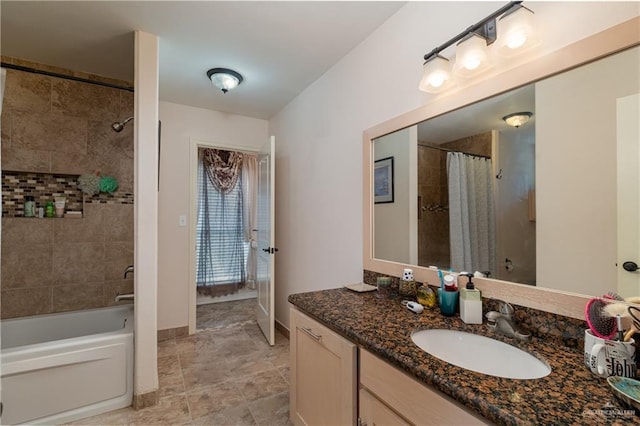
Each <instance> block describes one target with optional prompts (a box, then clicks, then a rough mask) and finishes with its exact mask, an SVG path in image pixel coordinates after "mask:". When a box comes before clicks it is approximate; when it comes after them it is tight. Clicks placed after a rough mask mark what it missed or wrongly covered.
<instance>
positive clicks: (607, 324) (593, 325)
mask: <svg viewBox="0 0 640 426" xmlns="http://www.w3.org/2000/svg"><path fill="white" fill-rule="evenodd" d="M611 301H612V299H606V298H601V297H595V298H593V299H590V300H589V301H588V302H587V305H586V306H585V308H584V317H585V319H586V320H587V325H588V326H589V328H590V329H591V331H592V332H593V334H595V335H596V336H598V337H600V338H602V339H608V340H611V339H612V338H613V337H614V336H615V335H616V333H617V332H618V326H617V324H616V319H615V318H613V317H611V316H610V315H609V314H607V312H606V311H605V307H606V306H607V305H608V304H609V303H611Z"/></svg>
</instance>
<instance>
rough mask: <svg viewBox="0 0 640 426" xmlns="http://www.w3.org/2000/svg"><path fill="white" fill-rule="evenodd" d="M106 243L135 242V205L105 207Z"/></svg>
mask: <svg viewBox="0 0 640 426" xmlns="http://www.w3.org/2000/svg"><path fill="white" fill-rule="evenodd" d="M104 214H105V216H104V224H105V228H104V229H105V231H104V234H105V235H104V237H105V241H111V242H114V241H132V240H133V204H126V205H125V204H107V205H105V213H104Z"/></svg>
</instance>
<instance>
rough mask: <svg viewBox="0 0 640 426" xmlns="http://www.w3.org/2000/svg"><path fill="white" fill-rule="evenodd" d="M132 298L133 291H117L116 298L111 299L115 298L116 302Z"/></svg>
mask: <svg viewBox="0 0 640 426" xmlns="http://www.w3.org/2000/svg"><path fill="white" fill-rule="evenodd" d="M133 298H134V295H133V293H129V294H120V293H118V294H116V298H115V299H113V300H115V301H116V302H120V301H121V300H133Z"/></svg>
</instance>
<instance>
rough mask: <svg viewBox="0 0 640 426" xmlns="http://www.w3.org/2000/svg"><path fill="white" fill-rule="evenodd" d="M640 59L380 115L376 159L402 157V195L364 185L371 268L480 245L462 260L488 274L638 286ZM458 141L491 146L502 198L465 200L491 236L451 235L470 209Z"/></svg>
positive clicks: (561, 283)
mask: <svg viewBox="0 0 640 426" xmlns="http://www.w3.org/2000/svg"><path fill="white" fill-rule="evenodd" d="M634 44H637V41H636V42H635V43H634ZM639 64H640V48H639V47H633V48H630V49H627V50H624V51H622V52H619V53H615V54H611V55H609V56H607V57H605V58H602V59H599V60H597V61H594V62H590V63H587V64H586V65H582V66H580V67H577V68H575V69H571V70H569V71H566V72H562V73H560V74H557V75H553V76H552V77H549V78H543V79H536V80H537V81H536V82H535V83H531V84H527V85H523V86H520V87H519V88H517V89H515V90H511V91H509V92H506V93H502V94H500V95H498V96H494V97H490V98H487V99H486V100H483V101H481V102H478V103H475V104H472V105H468V106H465V107H462V108H458V109H455V108H452V110H451V111H450V112H446V113H443V114H434V115H433V117H434V118H429V119H427V120H424V121H420V122H418V123H417V124H413V125H410V126H406V125H402V126H399V127H402V128H401V129H400V130H397V131H384V130H381V129H385V128H386V127H388V125H387V126H384V125H381V126H378V128H374V129H370V131H368V132H365V133H368V134H369V135H371V136H372V137H371V138H370V143H371V144H372V145H373V148H372V149H373V153H371V156H370V157H368V158H370V161H371V163H372V164H369V165H368V166H367V168H368V170H370V171H371V170H373V169H374V164H375V163H374V162H375V161H376V160H381V159H388V158H390V157H392V158H393V175H392V177H393V180H392V185H393V187H392V188H390V189H389V188H388V189H386V190H387V191H388V190H392V191H393V202H376V198H377V197H375V196H374V197H367V196H365V199H366V200H369V201H370V203H369V204H368V206H367V208H368V209H370V212H369V214H370V216H369V217H370V218H371V219H369V220H370V221H371V222H370V223H368V224H367V223H365V235H367V234H370V235H371V236H372V239H371V240H370V241H369V242H368V244H367V241H365V246H367V247H365V256H366V255H367V254H368V253H367V250H370V253H371V256H372V259H371V264H372V265H374V267H373V268H372V270H376V271H378V272H383V273H385V272H386V273H389V272H388V271H389V268H388V267H387V266H385V263H387V264H389V263H388V262H393V263H397V264H402V265H414V266H422V267H427V266H430V265H436V266H439V267H442V268H447V269H448V268H449V267H452V268H453V270H455V271H460V270H461V267H459V266H458V267H456V266H454V265H456V264H458V265H459V263H456V261H455V260H453V263H454V265H452V251H454V252H456V253H459V252H461V253H463V254H462V257H463V258H465V256H471V255H470V254H468V253H471V252H474V251H475V252H476V253H475V255H477V256H479V257H480V258H479V259H476V258H474V260H473V262H472V263H471V265H472V266H471V267H468V266H464V269H466V270H472V271H475V270H480V271H484V270H487V271H491V275H490V278H494V279H498V280H502V281H509V282H514V283H522V284H527V285H532V286H537V287H543V288H550V289H557V290H562V291H567V292H572V293H579V294H591V295H602V294H605V293H606V292H608V291H612V290H614V291H618V293H620V294H621V295H623V296H627V295H638V294H640V283H639V280H640V278H638V276H640V274H638V273H635V274H633V273H629V272H626V271H624V270H623V269H622V267H621V266H622V262H623V261H625V260H634V261H636V262H639V261H640V259H639V258H638V256H640V232H639V230H638V222H639V221H640V220H639V219H640V211H639V208H638V205H639V199H640V191H639V190H638V186H639V184H638V182H639V181H640V174H639V170H640V164H639V163H640V160H639V159H640V155H639V152H640V148H639V145H640V142H639V141H640V135H639V134H638V127H639V125H638V117H639V116H640V112H639V111H638V105H639V104H640V95H639V93H640V69H639V67H640V66H639ZM558 71H560V70H558ZM436 109H437V108H436ZM520 111H527V112H532V113H533V115H532V117H531V119H530V121H529V122H528V123H526V124H524V125H522V126H520V127H519V128H512V127H509V126H507V125H506V123H504V122H503V120H502V117H503V116H505V115H507V114H509V113H513V112H520ZM414 116H415V114H411V117H409V118H407V120H411V118H412V117H414ZM425 116H427V117H432V115H430V114H426V115H425ZM400 121H402V120H400ZM396 128H398V127H396ZM376 133H377V134H376ZM366 143H367V141H366V137H365V150H366ZM450 151H454V152H466V153H468V154H472V155H463V156H462V157H463V158H465V159H467V157H469V158H471V159H475V160H479V162H480V163H481V162H483V161H484V162H485V163H486V162H487V161H486V158H485V157H491V159H490V161H489V162H488V163H489V165H488V167H486V171H485V172H484V175H487V174H490V178H491V179H490V182H489V187H490V188H489V189H490V191H489V194H490V198H491V199H492V200H493V202H492V203H489V204H490V206H488V207H487V206H485V207H486V209H485V210H478V208H477V207H475V208H474V213H473V214H471V215H467V214H466V213H468V210H469V209H468V208H466V207H467V204H465V203H462V206H463V208H462V215H463V216H465V215H466V216H471V217H472V219H476V218H477V217H482V218H483V220H484V222H482V223H483V224H484V225H483V224H482V223H481V224H478V223H475V224H473V223H472V224H471V225H470V226H469V227H470V228H472V229H476V228H483V229H485V231H484V232H485V234H488V236H485V240H489V241H488V242H487V241H484V240H483V241H482V242H479V237H477V236H475V237H474V238H475V239H473V238H471V239H469V238H467V239H466V243H463V244H459V243H460V241H465V238H462V239H461V238H460V237H459V235H454V234H451V226H450V225H449V222H450V221H451V220H453V219H452V215H453V217H455V218H456V219H455V220H458V219H457V218H458V217H459V216H460V215H461V213H460V210H461V209H458V208H457V207H456V206H457V205H458V204H460V203H455V202H454V203H451V202H450V200H449V195H450V192H451V189H450V188H451V185H452V183H451V182H450V180H453V181H455V180H456V176H458V177H459V176H460V175H459V174H455V175H452V174H451V173H452V172H451V169H453V167H452V166H451V164H450V171H449V172H447V156H449V157H452V156H454V154H450V153H449V152H450ZM366 159H367V157H366V156H365V161H366ZM449 161H450V163H451V161H453V160H451V159H450V160H449ZM472 167H474V170H475V169H476V168H477V167H478V166H477V165H474V166H472ZM484 175H483V176H484ZM474 176H476V177H475V178H474V179H470V180H471V181H473V182H474V183H475V182H477V181H480V180H482V179H479V178H478V176H479V175H474ZM457 180H460V179H457ZM463 180H464V179H463ZM467 180H469V179H467ZM379 184H380V183H379V182H373V183H372V184H371V186H372V189H374V190H375V189H376V185H379ZM365 187H366V184H365ZM454 188H455V185H454ZM378 189H379V188H378ZM382 190H383V191H384V190H385V188H384V187H383V188H382ZM456 191H457V190H456ZM475 191H477V190H474V191H473V193H474V194H475V193H476V192H475ZM458 192H459V191H458ZM458 192H456V194H458ZM481 193H485V197H486V194H487V189H485V190H484V191H481ZM365 195H366V194H365ZM376 195H378V194H376ZM454 198H457V197H454ZM471 198H473V197H471ZM485 204H486V203H485ZM491 207H492V208H493V211H491ZM454 208H455V210H456V211H452V209H454ZM366 216H367V212H365V222H366V221H367V217H366ZM491 217H494V218H495V220H494V221H493V223H494V224H495V226H494V227H493V228H492V226H491V222H492V221H491ZM455 223H459V222H455ZM368 226H370V231H369V232H367V231H368V228H367V227H368ZM451 239H453V240H454V241H456V242H458V243H457V244H451ZM469 241H471V242H472V243H471V244H469ZM456 245H457V247H454V246H456ZM489 254H491V255H489ZM456 256H458V255H456ZM471 257H473V256H471ZM627 257H628V258H627ZM378 260H380V261H382V262H378V263H376V262H377V261H378ZM375 265H381V266H380V268H376V267H375ZM476 265H477V266H476ZM385 268H386V269H385ZM616 283H617V285H616Z"/></svg>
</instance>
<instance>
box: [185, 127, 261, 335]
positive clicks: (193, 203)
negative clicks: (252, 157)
mask: <svg viewBox="0 0 640 426" xmlns="http://www.w3.org/2000/svg"><path fill="white" fill-rule="evenodd" d="M198 148H213V149H224V150H228V151H239V152H249V153H259V152H260V148H255V147H248V146H238V145H229V144H225V143H222V142H215V141H206V140H203V139H198V138H194V137H191V138H189V334H190V335H191V334H195V332H196V301H197V297H198V295H197V293H198V292H197V291H196V224H197V223H196V222H197V219H198V218H197V213H198V212H197V210H198V209H197V207H198V190H197V188H198Z"/></svg>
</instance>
